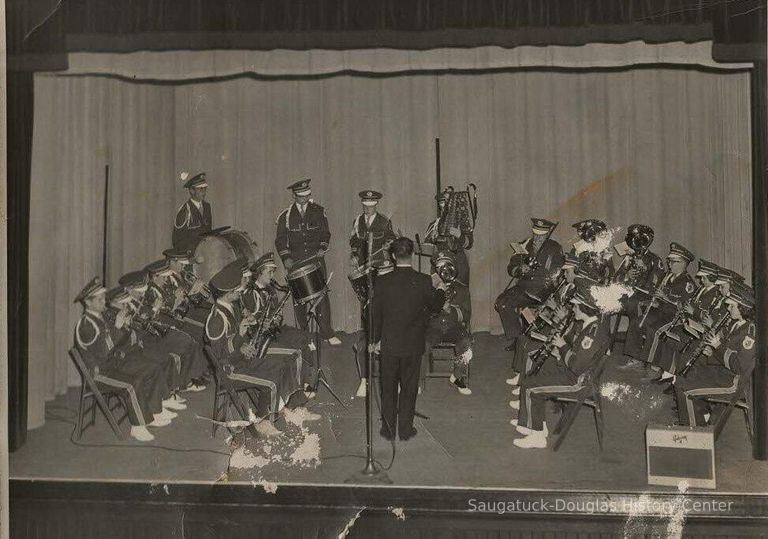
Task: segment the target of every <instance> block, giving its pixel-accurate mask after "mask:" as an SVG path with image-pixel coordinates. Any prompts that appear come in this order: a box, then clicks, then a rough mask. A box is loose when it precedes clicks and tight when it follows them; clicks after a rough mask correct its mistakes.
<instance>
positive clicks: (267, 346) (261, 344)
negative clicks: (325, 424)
mask: <svg viewBox="0 0 768 539" xmlns="http://www.w3.org/2000/svg"><path fill="white" fill-rule="evenodd" d="M276 269H277V262H275V255H274V253H272V252H269V253H266V254H264V255H262V256H261V257H260V258H259V259H258V260H256V262H254V263H253V265H251V268H250V271H251V273H252V274H253V278H252V279H251V280H249V282H248V285H247V286H246V288H245V290H244V291H243V293H242V295H241V296H240V302H241V303H242V306H243V313H244V314H245V316H246V317H248V316H250V317H251V318H253V319H254V320H255V321H256V326H255V327H254V326H252V327H251V331H252V332H253V333H254V338H253V340H254V344H255V345H256V347H257V350H259V351H260V352H261V351H262V350H263V352H262V353H263V354H276V355H281V354H282V355H292V356H293V355H295V356H298V357H299V359H301V364H302V380H303V381H304V382H305V385H304V389H305V391H309V387H308V385H309V381H310V380H313V379H314V374H315V371H314V366H313V362H312V355H313V354H312V349H311V348H310V346H309V345H310V344H311V343H312V336H311V335H310V334H309V333H307V332H306V331H303V330H301V329H299V328H294V327H290V326H286V325H284V324H283V314H282V310H283V309H282V306H283V301H281V300H280V299H279V298H278V291H282V292H283V293H284V294H286V296H284V297H283V299H284V300H286V299H287V297H288V295H289V294H290V292H288V291H286V290H283V289H282V287H280V285H278V284H277V283H276V282H275V270H276ZM257 332H258V333H259V334H258V335H256V333H257Z"/></svg>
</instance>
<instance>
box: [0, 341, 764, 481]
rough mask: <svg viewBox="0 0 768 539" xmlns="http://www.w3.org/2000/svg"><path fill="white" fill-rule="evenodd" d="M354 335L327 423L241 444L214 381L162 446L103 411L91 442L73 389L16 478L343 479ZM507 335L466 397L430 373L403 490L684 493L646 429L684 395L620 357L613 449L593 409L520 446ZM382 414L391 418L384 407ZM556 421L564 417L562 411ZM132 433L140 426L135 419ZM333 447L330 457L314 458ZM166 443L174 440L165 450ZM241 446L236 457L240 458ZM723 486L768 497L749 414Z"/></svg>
mask: <svg viewBox="0 0 768 539" xmlns="http://www.w3.org/2000/svg"><path fill="white" fill-rule="evenodd" d="M342 339H343V344H342V345H341V346H337V347H331V346H327V345H326V346H324V347H323V357H324V361H323V363H324V366H325V367H326V371H327V374H328V378H329V379H330V382H331V385H332V386H333V387H334V389H335V390H336V391H337V392H338V393H339V395H340V396H341V397H342V399H343V400H344V402H345V403H346V404H347V405H348V407H347V408H344V407H342V406H341V405H339V404H338V403H337V402H336V401H335V400H334V399H333V398H332V397H331V396H330V394H329V393H328V392H327V391H325V390H321V391H320V393H319V395H318V398H317V399H316V400H315V401H312V403H311V405H310V408H311V409H312V410H313V411H315V412H319V413H320V414H321V415H322V419H321V420H320V421H317V422H311V423H304V425H303V426H302V427H299V426H298V425H296V424H285V423H283V420H281V423H282V424H280V423H279V424H278V426H280V427H281V428H283V429H285V433H284V434H283V435H282V436H281V437H279V438H278V439H269V440H268V441H260V440H252V439H250V440H243V437H242V436H240V435H238V436H236V437H235V439H234V441H232V442H231V443H228V441H227V439H228V438H229V435H228V433H227V432H226V431H225V430H223V429H220V430H219V433H218V435H217V437H216V438H215V439H214V438H211V424H210V423H209V422H208V421H206V420H205V419H201V418H198V417H196V416H201V417H206V416H207V417H210V414H211V406H212V398H213V395H212V389H211V388H210V387H209V388H208V389H206V390H205V391H204V392H200V393H193V394H186V395H185V396H186V397H187V398H188V401H189V408H188V409H187V410H185V411H183V412H181V413H180V416H179V417H178V418H177V419H175V420H174V422H173V423H172V424H171V425H170V426H168V427H165V428H161V429H153V432H154V433H155V436H156V437H155V440H154V441H153V442H152V443H150V444H141V443H138V442H133V441H127V442H119V441H117V440H116V439H115V438H114V436H113V435H112V432H111V431H110V429H109V427H108V425H107V424H106V421H105V420H104V419H103V418H101V417H99V418H98V419H97V424H96V426H95V427H92V428H90V429H88V430H87V431H86V432H85V434H84V436H83V438H82V440H81V444H86V445H74V444H72V443H71V442H70V433H71V431H72V423H71V422H72V421H73V420H74V418H75V413H76V409H77V406H76V405H77V398H78V392H77V391H76V390H74V389H72V390H70V391H69V393H68V394H67V395H64V396H61V397H59V398H58V399H56V400H55V401H53V402H51V403H49V405H48V407H47V410H46V414H47V421H46V424H45V425H44V426H43V427H41V428H39V429H35V430H32V431H30V432H29V433H28V437H27V443H26V444H25V445H24V446H23V447H22V448H21V449H19V450H18V451H16V452H15V453H12V454H11V455H10V471H11V478H13V479H63V480H96V481H125V480H133V481H145V482H146V481H150V482H155V483H158V484H162V483H169V482H203V483H210V482H216V481H219V482H223V481H228V482H245V483H263V484H264V486H265V489H267V488H270V486H271V485H270V483H278V484H280V483H283V484H285V483H312V484H341V483H343V482H344V480H345V479H347V478H348V477H349V476H350V475H351V474H352V473H354V472H355V471H357V470H359V469H361V468H362V467H363V464H364V460H363V458H362V457H363V456H364V454H365V445H364V440H365V434H364V432H365V430H364V413H365V405H364V399H357V398H353V395H354V393H355V390H356V388H357V383H358V379H357V373H356V370H355V366H354V363H353V357H352V350H351V346H352V343H353V342H355V340H354V336H352V335H343V336H342ZM503 347H504V341H503V338H502V337H497V336H491V335H489V334H487V333H480V334H477V335H476V343H475V354H474V359H473V364H472V378H471V380H470V386H471V388H472V391H473V393H472V395H470V396H463V395H460V394H459V393H458V392H457V391H456V390H455V389H454V387H453V386H452V385H450V384H449V382H448V381H447V379H430V380H429V381H428V383H427V387H426V390H425V392H424V393H423V394H422V395H420V396H419V399H418V401H417V410H418V411H419V412H420V413H422V414H424V415H426V416H428V417H429V419H428V420H427V419H418V418H417V420H416V428H417V429H418V431H419V432H418V435H417V436H416V437H415V438H413V439H412V440H410V441H408V442H398V443H397V446H396V454H395V460H394V463H393V465H392V467H391V469H390V470H389V472H388V473H389V477H390V478H391V479H392V481H393V484H394V486H399V487H403V486H414V487H416V486H424V487H436V486H443V487H445V486H453V487H465V488H466V487H470V488H494V489H506V488H509V489H567V490H588V491H623V492H665V491H666V492H670V491H672V490H675V489H667V488H662V487H649V486H648V485H647V483H646V474H645V446H644V429H645V426H646V425H647V424H648V423H661V424H667V423H669V422H671V421H673V419H674V416H673V415H672V412H671V411H670V405H671V403H672V397H670V396H666V395H663V394H662V392H661V389H662V388H661V387H659V386H656V385H653V384H649V383H647V382H644V381H643V378H644V377H646V376H648V374H647V373H646V372H644V371H642V370H641V369H629V370H619V369H617V368H615V364H614V362H609V366H608V368H607V370H606V373H605V375H604V381H603V384H604V392H603V393H604V394H605V395H606V398H605V402H606V406H605V412H604V415H605V432H606V437H605V450H604V451H603V453H602V454H601V453H599V451H598V445H597V439H596V436H595V430H594V425H593V421H592V416H591V414H590V413H588V410H586V409H585V410H584V411H582V413H580V414H579V416H578V418H577V420H576V423H575V424H574V426H573V428H572V429H571V431H570V432H569V434H568V438H567V440H566V441H565V443H564V444H563V446H562V447H561V448H560V450H559V451H558V452H557V453H555V452H553V451H552V450H551V449H520V448H518V447H516V446H514V445H513V444H512V441H513V440H514V439H515V437H516V436H517V434H516V433H515V431H514V428H513V427H512V426H511V425H510V424H509V420H510V418H511V417H513V413H514V412H513V411H512V409H511V408H510V407H509V405H508V402H509V400H510V398H511V396H510V389H511V388H510V387H509V386H507V385H506V384H505V383H504V380H505V378H507V377H508V375H509V371H508V365H509V353H508V352H504V351H503ZM376 417H378V414H376ZM548 421H549V422H550V424H551V425H553V424H554V422H553V416H552V414H551V413H550V412H548ZM123 428H126V426H125V424H124V425H123ZM374 428H375V436H374V443H375V455H376V458H377V459H378V460H379V461H381V462H382V463H384V464H385V465H386V464H388V463H389V462H390V460H391V455H392V445H391V444H390V443H389V442H387V441H385V440H383V439H382V438H381V437H379V435H378V429H379V423H378V419H377V420H376V422H375V424H374ZM318 445H319V461H318V460H314V457H315V456H316V452H317V450H318ZM161 447H162V448H161ZM230 455H234V456H232V457H230ZM716 462H717V485H718V488H717V492H721V493H726V492H728V493H765V492H766V489H767V487H766V485H768V462H759V461H755V460H753V459H752V456H751V448H750V444H749V440H748V436H747V432H746V429H745V426H744V421H743V419H742V417H741V414H740V413H734V414H733V415H732V416H731V418H730V419H729V421H728V424H727V425H726V427H725V429H724V431H723V433H722V435H721V437H720V439H719V441H718V442H717V448H716Z"/></svg>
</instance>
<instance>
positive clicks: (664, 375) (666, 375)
mask: <svg viewBox="0 0 768 539" xmlns="http://www.w3.org/2000/svg"><path fill="white" fill-rule="evenodd" d="M670 378H674V375H673V374H672V373H671V372H667V371H664V372H663V373H662V375H661V379H662V380H669V379H670Z"/></svg>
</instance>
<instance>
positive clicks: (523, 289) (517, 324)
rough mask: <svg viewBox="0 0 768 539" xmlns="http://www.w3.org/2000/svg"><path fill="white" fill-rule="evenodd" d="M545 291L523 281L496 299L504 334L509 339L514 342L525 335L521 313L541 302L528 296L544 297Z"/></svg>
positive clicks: (540, 287)
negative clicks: (540, 295) (524, 309)
mask: <svg viewBox="0 0 768 539" xmlns="http://www.w3.org/2000/svg"><path fill="white" fill-rule="evenodd" d="M543 291H544V289H543V287H542V286H540V285H538V284H537V283H534V282H529V281H522V282H519V283H517V284H516V285H514V286H510V287H509V288H507V289H506V290H505V291H504V292H502V293H501V294H500V295H499V297H498V298H496V303H495V308H496V312H498V313H499V318H500V319H501V325H502V327H503V328H504V334H505V335H506V337H507V339H509V340H513V339H516V338H517V337H519V336H520V335H522V334H523V324H522V321H521V320H520V311H521V310H522V309H523V308H524V307H533V306H535V305H539V304H540V302H538V301H536V300H535V299H533V298H531V297H530V296H529V295H528V294H529V293H530V294H533V295H535V296H536V297H539V294H542V295H543ZM541 299H544V298H541Z"/></svg>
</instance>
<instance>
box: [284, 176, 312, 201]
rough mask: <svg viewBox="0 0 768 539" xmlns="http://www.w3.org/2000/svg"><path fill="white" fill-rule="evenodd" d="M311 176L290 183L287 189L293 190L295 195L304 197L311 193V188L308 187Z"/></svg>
mask: <svg viewBox="0 0 768 539" xmlns="http://www.w3.org/2000/svg"><path fill="white" fill-rule="evenodd" d="M311 181H312V179H311V178H307V179H305V180H299V181H297V182H294V183H292V184H291V185H289V186H288V189H289V190H291V191H293V194H294V195H296V196H297V197H305V196H309V195H310V194H312V190H311V189H310V188H309V182H311Z"/></svg>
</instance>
